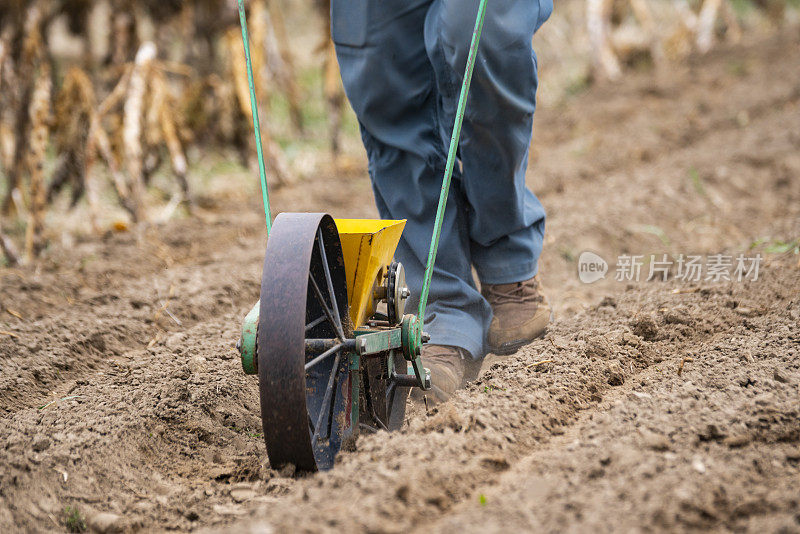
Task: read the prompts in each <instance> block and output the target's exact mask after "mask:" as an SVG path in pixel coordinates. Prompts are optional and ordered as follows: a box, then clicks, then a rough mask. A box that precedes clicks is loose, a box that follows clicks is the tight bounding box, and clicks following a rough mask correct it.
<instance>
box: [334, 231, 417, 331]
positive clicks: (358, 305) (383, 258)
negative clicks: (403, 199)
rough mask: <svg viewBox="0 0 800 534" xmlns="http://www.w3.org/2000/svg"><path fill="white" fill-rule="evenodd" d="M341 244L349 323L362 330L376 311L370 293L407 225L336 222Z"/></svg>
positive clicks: (377, 283) (388, 262) (380, 277)
mask: <svg viewBox="0 0 800 534" xmlns="http://www.w3.org/2000/svg"><path fill="white" fill-rule="evenodd" d="M335 222H336V228H337V229H338V230H339V239H340V240H341V242H342V255H343V256H344V266H345V276H346V279H347V295H348V300H349V305H350V320H351V321H352V322H353V327H354V328H358V327H359V326H362V325H363V324H364V322H365V321H366V319H367V318H368V317H370V316H371V315H372V314H373V313H374V312H375V310H374V309H373V307H374V302H375V300H374V299H373V292H374V291H375V290H376V288H377V287H378V286H380V285H381V280H382V279H383V276H384V274H385V273H383V270H384V268H385V267H386V266H387V265H389V264H390V263H391V262H392V258H393V257H394V251H395V249H396V248H397V244H398V243H399V242H400V236H401V235H402V233H403V228H405V225H406V221H405V220H399V221H393V220H380V219H335Z"/></svg>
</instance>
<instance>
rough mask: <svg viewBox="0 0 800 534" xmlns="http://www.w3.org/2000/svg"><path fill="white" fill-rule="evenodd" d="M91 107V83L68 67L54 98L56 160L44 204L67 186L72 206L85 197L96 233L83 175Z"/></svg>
mask: <svg viewBox="0 0 800 534" xmlns="http://www.w3.org/2000/svg"><path fill="white" fill-rule="evenodd" d="M94 107H95V97H94V88H93V86H92V81H91V80H90V79H89V76H88V75H87V74H86V73H85V72H84V71H83V70H82V69H80V68H78V67H72V68H71V69H70V70H68V71H67V74H66V76H64V83H63V85H62V87H61V90H60V91H59V93H58V96H57V97H56V104H55V121H54V124H53V129H54V132H55V135H54V141H55V148H56V153H57V154H59V158H58V163H57V165H56V169H55V171H54V172H53V178H52V179H51V181H50V186H49V188H48V191H47V200H48V202H52V200H53V198H54V197H55V195H56V194H57V193H58V192H59V190H60V189H61V188H62V187H64V186H65V185H67V184H70V183H71V184H72V202H71V205H72V206H74V205H75V204H76V203H77V202H78V200H79V199H80V197H81V196H82V195H83V194H84V193H87V198H88V200H89V205H90V212H91V215H90V216H91V222H92V228H93V229H95V230H96V229H97V220H96V219H97V210H98V205H97V196H96V191H95V190H94V187H93V184H90V183H89V182H91V177H89V176H88V175H87V173H86V158H87V156H86V148H87V145H88V142H89V131H90V127H91V123H92V116H93V115H94ZM90 189H91V191H89V190H90Z"/></svg>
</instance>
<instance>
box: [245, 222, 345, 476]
mask: <svg viewBox="0 0 800 534" xmlns="http://www.w3.org/2000/svg"><path fill="white" fill-rule="evenodd" d="M352 338H353V334H352V330H351V327H350V324H349V318H348V306H347V289H346V284H345V271H344V260H343V259H342V250H341V244H340V242H339V235H338V233H337V230H336V225H335V223H334V221H333V219H332V218H331V217H330V216H329V215H325V214H319V213H283V214H280V215H278V217H277V218H276V219H275V224H274V226H273V228H272V232H271V235H270V238H269V241H268V243H267V250H266V255H265V258H264V270H263V274H262V278H261V308H260V313H259V327H258V343H257V353H258V379H259V380H258V381H259V393H260V396H261V421H262V425H263V429H264V439H265V441H266V445H267V455H268V456H269V461H270V465H271V466H273V467H275V468H277V467H281V466H282V465H285V464H289V463H291V464H294V465H295V466H296V467H297V469H299V470H303V471H315V470H317V469H330V468H331V467H333V461H334V457H335V456H336V453H337V452H338V451H339V449H340V448H341V447H342V444H343V443H344V442H345V441H346V440H347V439H348V438H349V437H350V436H351V435H352V434H353V432H354V430H355V428H354V427H355V425H354V419H355V417H358V415H357V414H353V413H352V411H353V391H354V390H355V391H358V380H359V373H358V370H357V369H355V370H353V371H351V369H350V368H351V359H352V358H353V357H354V354H353V353H354V352H355V350H354V349H355V341H354V340H353V339H352ZM354 386H355V387H354ZM356 400H357V399H356ZM354 416H355V417H354Z"/></svg>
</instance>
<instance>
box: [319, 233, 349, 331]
mask: <svg viewBox="0 0 800 534" xmlns="http://www.w3.org/2000/svg"><path fill="white" fill-rule="evenodd" d="M317 246H318V247H319V254H320V256H321V257H322V268H323V269H324V270H325V282H327V284H328V295H329V296H330V298H331V304H332V305H333V311H334V317H335V318H336V325H337V327H338V329H339V335H341V337H342V339H344V329H343V328H342V321H341V317H340V315H339V304H338V303H337V302H336V293H335V292H334V291H333V281H332V280H331V270H330V268H329V267H328V256H327V254H325V242H324V241H323V240H322V228H319V229H317Z"/></svg>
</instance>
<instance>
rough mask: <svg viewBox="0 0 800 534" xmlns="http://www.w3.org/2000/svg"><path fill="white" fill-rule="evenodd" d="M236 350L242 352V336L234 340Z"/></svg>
mask: <svg viewBox="0 0 800 534" xmlns="http://www.w3.org/2000/svg"><path fill="white" fill-rule="evenodd" d="M236 352H238V353H240V354H241V352H242V338H239V340H238V341H237V342H236Z"/></svg>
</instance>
